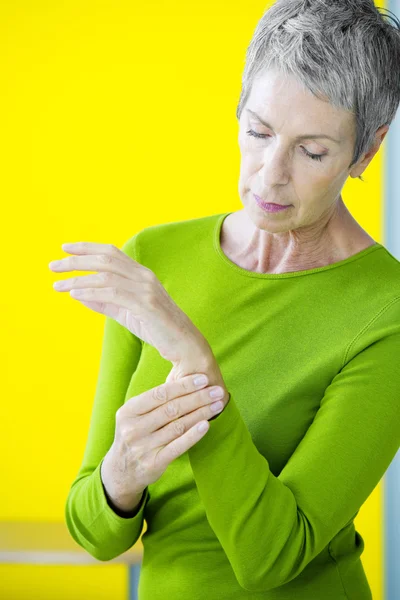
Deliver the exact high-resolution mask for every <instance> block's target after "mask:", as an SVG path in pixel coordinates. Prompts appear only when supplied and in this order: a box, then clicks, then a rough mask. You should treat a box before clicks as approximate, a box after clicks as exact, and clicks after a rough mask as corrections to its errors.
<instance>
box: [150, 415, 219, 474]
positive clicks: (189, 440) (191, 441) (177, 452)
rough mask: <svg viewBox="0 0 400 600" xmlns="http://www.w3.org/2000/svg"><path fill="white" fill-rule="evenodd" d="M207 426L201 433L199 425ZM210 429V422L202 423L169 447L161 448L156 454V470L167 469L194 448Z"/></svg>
mask: <svg viewBox="0 0 400 600" xmlns="http://www.w3.org/2000/svg"><path fill="white" fill-rule="evenodd" d="M203 424H205V425H206V428H205V429H204V430H203V431H199V425H203ZM209 428H210V424H209V423H208V421H200V423H196V425H195V426H194V427H191V428H190V429H189V430H188V431H186V433H184V434H183V435H181V436H180V437H177V438H176V439H174V440H172V442H170V443H169V444H168V445H167V446H164V447H163V448H161V449H160V450H159V451H158V452H157V454H156V459H155V463H156V469H158V468H163V469H165V468H167V466H168V465H169V464H170V463H171V462H172V461H173V460H175V459H176V458H178V456H182V454H184V453H185V452H187V450H189V448H192V446H194V445H195V444H197V442H199V441H200V440H201V439H202V438H203V437H204V436H205V435H206V433H207V431H208V430H209Z"/></svg>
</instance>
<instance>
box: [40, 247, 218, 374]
mask: <svg viewBox="0 0 400 600" xmlns="http://www.w3.org/2000/svg"><path fill="white" fill-rule="evenodd" d="M62 248H63V250H65V251H66V252H68V253H70V254H74V255H76V256H72V257H67V258H64V259H62V260H60V261H53V262H51V263H49V268H50V269H51V270H52V271H56V272H65V271H99V273H97V274H95V275H86V276H81V277H72V278H70V279H67V280H63V281H56V282H55V283H54V289H56V290H59V291H70V290H71V296H72V297H73V298H76V299H77V300H79V301H80V302H82V304H84V305H85V306H87V307H88V308H91V309H92V310H94V311H95V312H98V313H101V314H103V315H107V316H109V317H112V318H113V319H115V320H116V321H118V323H120V324H121V325H122V326H123V327H126V328H127V329H128V330H129V331H130V332H131V333H133V334H134V335H135V336H137V337H139V338H140V339H142V340H143V341H144V342H146V343H148V344H151V345H152V346H154V347H155V348H156V349H157V350H158V351H159V353H160V355H161V356H162V357H163V358H165V359H166V360H169V361H171V362H173V363H179V362H180V361H181V360H183V358H184V356H185V353H186V352H188V351H189V350H190V348H192V349H193V344H195V345H198V347H199V348H206V347H207V341H206V340H205V338H204V336H203V335H202V334H201V332H200V331H199V330H198V329H197V327H196V326H195V325H194V324H193V322H192V321H191V320H190V319H189V317H188V316H187V315H186V314H185V313H184V312H183V311H182V310H181V309H180V308H179V306H177V304H176V303H175V302H174V301H173V300H172V298H171V297H170V296H169V294H168V293H167V292H166V290H165V288H164V287H163V286H162V284H161V283H160V281H159V280H158V278H157V277H156V275H155V274H154V273H153V271H151V270H150V269H148V268H147V267H145V266H143V265H141V264H140V263H138V262H136V261H135V260H133V259H132V258H130V257H129V256H127V255H126V254H124V252H122V250H120V249H119V248H117V247H116V246H114V245H113V244H96V243H91V242H78V243H76V244H63V245H62ZM56 262H57V263H58V264H57V265H56V264H55V263H56ZM78 293H79V296H78Z"/></svg>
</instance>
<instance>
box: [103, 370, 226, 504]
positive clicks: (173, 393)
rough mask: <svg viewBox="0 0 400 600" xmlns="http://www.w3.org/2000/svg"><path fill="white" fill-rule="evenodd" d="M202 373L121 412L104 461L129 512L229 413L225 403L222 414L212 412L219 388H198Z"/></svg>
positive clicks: (113, 490)
mask: <svg viewBox="0 0 400 600" xmlns="http://www.w3.org/2000/svg"><path fill="white" fill-rule="evenodd" d="M198 375H200V374H196V375H188V376H186V377H183V378H181V379H177V380H176V381H170V382H166V383H163V384H161V385H159V386H157V387H154V388H152V389H150V390H147V391H146V392H143V394H139V395H138V396H133V397H132V398H130V399H129V400H127V401H126V402H125V404H124V405H123V406H121V407H120V408H119V409H118V410H117V412H116V428H115V437H114V442H113V444H112V446H111V448H110V450H109V452H108V453H107V455H106V457H105V458H104V461H103V465H102V477H104V478H103V484H104V486H105V487H106V489H107V492H108V494H109V495H110V496H111V497H114V498H118V499H120V501H123V503H124V505H125V506H126V507H127V508H126V510H129V508H128V505H129V499H132V505H133V506H134V505H135V504H137V499H138V497H139V496H141V495H142V493H143V491H144V490H145V488H146V487H147V486H148V485H149V484H151V483H154V482H155V481H157V480H158V479H159V478H160V477H161V475H162V474H163V473H164V471H165V470H166V469H167V467H168V465H169V464H170V463H171V462H172V461H173V460H175V458H177V457H178V456H181V455H182V454H184V453H185V452H186V451H187V450H188V449H189V448H191V447H192V446H194V445H195V444H196V443H197V442H198V441H199V440H200V439H201V438H202V437H204V435H205V434H206V433H207V431H208V428H209V425H208V419H211V418H212V417H213V416H215V415H217V414H218V413H219V412H221V410H222V409H223V404H222V406H221V408H220V410H219V411H217V412H213V411H212V409H211V405H212V404H213V403H215V402H216V401H219V400H220V398H211V397H210V395H209V392H210V391H211V390H212V389H215V386H208V381H207V383H205V384H203V385H200V386H195V385H194V383H193V379H194V378H195V377H196V376H198ZM220 389H221V388H220ZM223 395H224V394H221V397H223ZM200 423H206V425H207V429H206V430H205V431H203V432H200V431H198V429H197V426H198V425H199V424H200ZM105 474H106V475H105ZM135 499H136V502H135ZM120 505H121V504H120Z"/></svg>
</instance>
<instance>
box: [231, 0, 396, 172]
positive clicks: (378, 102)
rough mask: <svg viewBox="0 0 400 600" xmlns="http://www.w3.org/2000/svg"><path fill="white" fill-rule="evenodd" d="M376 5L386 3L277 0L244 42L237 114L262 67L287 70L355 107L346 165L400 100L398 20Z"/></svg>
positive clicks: (337, 102) (335, 101) (319, 92)
mask: <svg viewBox="0 0 400 600" xmlns="http://www.w3.org/2000/svg"><path fill="white" fill-rule="evenodd" d="M380 10H381V11H382V10H387V9H384V8H380V9H378V8H377V7H376V6H375V4H374V1H373V0H276V2H275V3H274V4H273V5H272V6H271V7H269V8H268V9H267V10H266V11H265V12H264V14H263V16H262V17H261V19H260V21H259V22H258V24H257V26H256V29H255V32H254V34H253V38H252V39H251V42H250V45H249V46H248V48H247V53H246V63H245V68H244V72H243V76H242V90H241V94H240V99H239V104H238V106H237V111H236V116H237V118H238V120H239V119H240V116H241V114H242V110H243V107H244V105H245V104H246V102H247V99H248V97H249V95H250V92H251V87H252V84H253V82H254V80H255V79H256V78H257V77H258V76H262V72H263V71H265V70H267V69H273V70H278V71H279V72H280V73H282V74H283V76H286V75H288V76H294V77H296V79H297V80H298V81H299V82H300V84H302V85H303V87H304V89H307V90H309V91H310V92H311V93H312V94H314V95H315V96H316V97H317V98H319V99H320V100H324V101H327V102H330V103H331V104H332V105H333V106H334V107H336V108H341V109H345V110H348V111H350V112H351V113H353V114H354V115H355V124H356V143H355V149H354V155H353V160H352V162H351V164H350V165H349V168H350V167H352V166H353V165H354V164H355V163H357V161H358V160H359V159H360V157H361V156H362V155H363V154H364V153H365V152H367V150H369V149H370V147H371V146H372V144H373V143H374V141H375V134H376V131H377V130H378V129H379V128H380V127H382V126H383V125H390V124H391V122H392V121H393V119H394V118H395V115H396V111H397V108H398V105H399V102H400V21H399V19H398V18H397V17H396V16H395V15H393V13H391V14H392V15H393V16H390V15H385V14H382V13H381V12H379V11H380ZM387 12H389V13H390V11H387ZM384 17H387V18H389V19H393V21H394V23H395V26H394V25H392V23H390V22H389V21H386V20H385V19H384ZM359 179H361V180H362V181H363V179H362V177H361V175H360V176H359Z"/></svg>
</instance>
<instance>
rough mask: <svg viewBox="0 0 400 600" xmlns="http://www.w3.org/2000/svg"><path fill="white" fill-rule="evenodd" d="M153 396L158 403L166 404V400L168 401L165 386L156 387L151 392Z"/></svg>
mask: <svg viewBox="0 0 400 600" xmlns="http://www.w3.org/2000/svg"><path fill="white" fill-rule="evenodd" d="M151 394H152V397H153V399H154V400H155V401H156V402H157V403H160V402H165V400H166V399H167V392H166V389H165V386H164V384H162V385H157V386H156V387H154V388H153V389H152V390H151Z"/></svg>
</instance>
